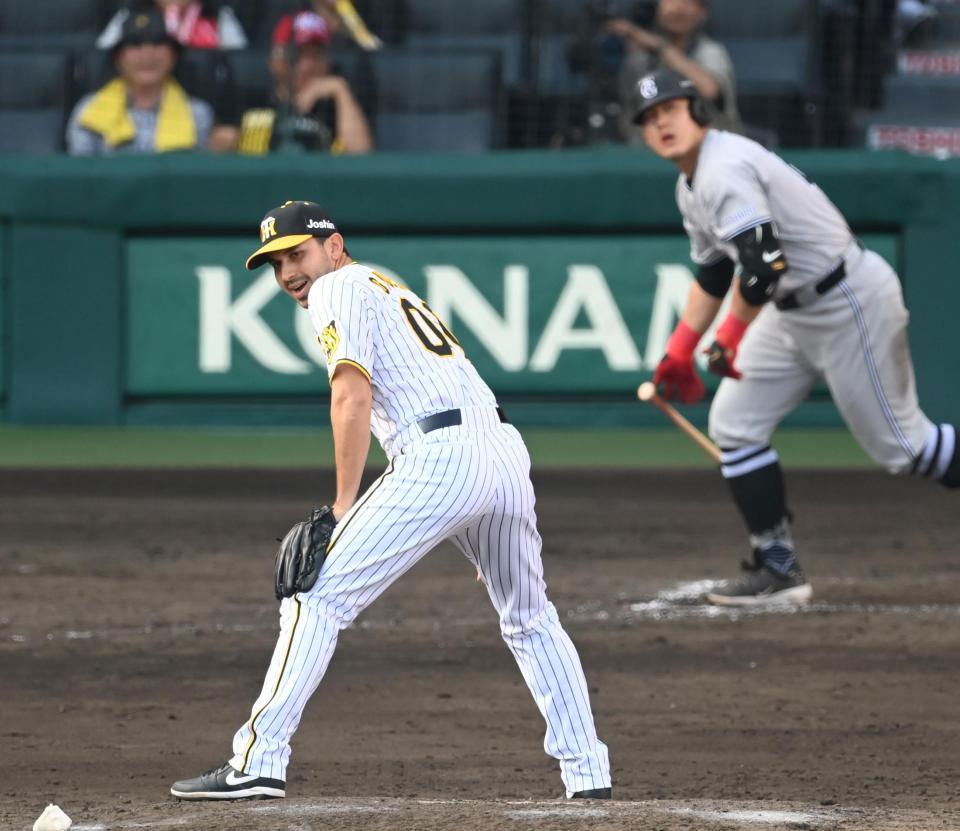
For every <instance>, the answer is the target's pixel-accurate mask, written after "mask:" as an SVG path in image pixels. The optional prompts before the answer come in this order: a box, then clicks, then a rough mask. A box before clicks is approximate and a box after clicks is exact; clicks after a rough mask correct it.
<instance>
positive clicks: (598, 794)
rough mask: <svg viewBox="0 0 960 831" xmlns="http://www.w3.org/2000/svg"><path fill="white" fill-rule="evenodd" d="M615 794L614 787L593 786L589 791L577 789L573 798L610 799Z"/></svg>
mask: <svg viewBox="0 0 960 831" xmlns="http://www.w3.org/2000/svg"><path fill="white" fill-rule="evenodd" d="M612 796H613V788H593V789H592V790H589V791H577V792H576V793H575V794H574V795H573V796H571V797H570V798H571V799H610V798H612Z"/></svg>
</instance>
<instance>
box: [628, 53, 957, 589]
mask: <svg viewBox="0 0 960 831" xmlns="http://www.w3.org/2000/svg"><path fill="white" fill-rule="evenodd" d="M636 102H637V107H636V115H635V120H636V122H637V123H639V124H640V125H641V126H642V129H643V134H644V138H645V140H646V142H647V144H648V145H649V146H650V148H651V149H652V150H653V151H654V152H655V153H657V155H659V156H660V157H661V158H664V159H668V160H669V161H672V162H673V163H674V164H675V165H676V166H677V167H678V168H679V169H680V177H679V179H678V180H677V188H676V197H677V205H678V206H679V208H680V212H681V213H682V215H683V224H684V228H685V229H686V232H687V234H688V236H689V238H690V250H691V257H692V259H693V261H694V263H696V264H697V266H698V274H697V279H696V282H695V283H694V284H693V286H692V287H691V290H690V295H689V297H688V300H687V304H686V307H685V309H684V311H683V314H682V315H681V320H680V322H679V324H678V325H677V327H676V329H675V330H674V332H673V334H672V336H671V337H670V340H669V342H668V344H667V349H666V355H665V356H664V358H663V360H662V361H661V362H660V364H659V365H658V367H657V370H656V374H655V375H654V381H655V382H656V383H657V384H658V385H659V386H660V387H661V391H662V394H663V395H664V396H665V397H669V398H678V399H680V400H681V401H683V402H684V403H692V402H694V401H696V400H698V399H699V398H700V397H701V396H702V395H703V392H704V387H703V384H702V382H701V381H700V379H699V377H698V376H697V373H696V370H695V369H694V365H693V356H694V350H695V349H696V347H697V344H698V343H699V342H700V340H701V338H702V337H703V335H704V333H705V332H706V331H707V329H708V328H709V326H710V325H711V324H712V322H713V320H714V319H715V318H716V316H717V314H718V312H719V310H720V306H721V302H722V301H723V299H724V298H725V296H726V295H727V293H728V292H732V298H731V306H730V312H729V314H728V315H727V316H726V318H725V319H724V320H723V321H722V322H721V324H720V326H719V327H718V328H717V330H716V335H715V339H714V341H713V343H712V344H711V346H710V347H709V348H708V349H707V350H705V351H706V352H707V354H708V355H709V359H708V367H709V369H710V371H711V372H714V373H716V374H718V375H721V376H723V378H724V380H723V381H722V382H721V383H720V386H719V389H718V390H717V394H716V397H715V398H714V400H713V405H712V407H711V409H710V435H711V437H712V438H713V440H714V441H715V442H716V443H717V444H718V445H719V447H720V449H721V452H722V455H721V468H720V470H721V473H722V475H723V477H724V478H725V479H726V481H727V483H728V485H729V487H730V492H731V494H732V496H733V500H734V502H735V503H736V505H737V508H738V509H739V511H740V513H741V514H742V516H743V519H744V521H745V522H746V525H747V528H748V529H749V532H750V543H751V546H752V548H753V561H752V562H748V563H744V568H745V574H744V575H743V577H742V578H741V579H738V580H734V581H731V582H729V583H727V584H725V585H724V586H723V587H720V588H717V589H715V590H713V591H712V592H711V593H709V594H708V595H707V600H708V601H710V602H712V603H716V604H723V605H753V604H760V603H792V604H799V603H805V602H807V601H808V600H809V599H810V597H811V595H812V590H811V587H810V584H809V582H808V581H807V578H806V577H805V576H804V573H803V570H802V569H801V567H800V563H799V562H798V560H797V554H796V550H795V548H794V542H793V537H792V535H791V530H790V512H789V510H788V509H787V501H786V494H785V489H784V481H783V472H782V470H781V468H780V462H779V459H778V456H777V452H776V450H774V449H773V448H772V447H771V446H770V439H771V436H772V435H773V432H774V430H775V428H776V427H777V425H778V424H779V423H780V421H781V420H782V419H783V418H784V416H786V415H787V413H789V412H790V411H791V410H793V409H794V408H795V407H796V406H797V405H798V404H799V403H800V402H801V401H803V399H804V398H806V396H807V394H808V393H809V392H810V391H811V389H812V388H813V387H814V385H815V384H816V383H817V382H818V381H820V380H821V379H822V380H824V381H826V383H827V386H828V387H829V388H830V392H831V394H832V396H833V399H834V401H835V402H836V404H837V407H838V408H839V410H840V413H841V414H842V415H843V418H844V420H845V421H846V423H847V425H848V426H849V427H850V429H851V431H852V432H853V434H854V436H855V437H856V438H857V440H858V441H859V442H860V444H861V445H862V446H863V448H864V449H865V450H866V451H867V453H869V454H870V456H871V457H872V458H873V459H874V460H875V461H876V462H877V463H878V464H880V465H882V466H883V467H885V468H886V469H887V470H888V471H889V472H891V473H908V474H914V475H918V476H923V477H927V478H930V479H934V480H937V481H939V482H941V483H942V484H943V485H945V486H947V487H950V488H956V487H960V448H958V444H957V435H956V430H955V428H954V427H953V426H952V425H950V424H940V425H937V424H933V423H931V421H930V420H929V419H928V418H927V417H926V416H925V415H924V414H923V412H922V411H921V410H920V407H919V405H918V402H917V391H916V386H915V384H914V376H913V365H912V363H911V359H910V352H909V349H908V346H907V320H908V314H907V310H906V308H905V307H904V303H903V294H902V292H901V289H900V281H899V280H898V278H897V275H896V274H895V273H894V271H893V269H891V268H890V266H889V265H887V263H886V262H885V261H884V260H883V259H882V258H881V257H880V256H879V255H877V254H876V253H874V252H873V251H869V250H865V249H864V248H863V246H862V245H861V244H860V243H859V242H858V241H857V240H856V238H855V237H854V236H853V234H852V233H851V231H850V228H849V226H848V225H847V223H846V221H845V220H844V218H843V216H842V215H841V214H840V212H839V211H838V210H837V208H836V207H835V206H834V205H833V203H832V202H831V201H830V200H829V199H828V198H827V197H826V196H825V195H824V193H823V191H821V190H820V188H818V187H817V186H816V185H814V184H812V183H811V182H809V181H808V180H807V179H806V178H805V177H804V176H803V174H802V173H800V171H798V170H797V169H796V168H794V167H792V166H791V165H789V164H787V163H786V162H784V161H783V160H782V159H780V158H779V157H778V156H776V155H774V154H773V153H771V152H769V151H767V150H765V149H764V148H763V147H761V146H760V145H759V144H756V143H755V142H753V141H750V140H749V139H746V138H743V137H742V136H738V135H734V134H732V133H726V132H722V131H719V130H713V129H709V127H708V125H707V119H706V117H705V110H704V108H703V106H702V102H701V101H700V100H699V99H698V97H697V94H696V91H695V89H694V87H693V84H692V83H690V82H689V81H687V80H685V79H683V78H681V77H680V76H678V75H676V74H674V73H672V72H669V71H660V72H656V73H653V74H651V75H647V76H645V77H644V78H642V79H641V80H640V82H639V83H638V85H637V88H636ZM735 272H739V273H738V276H736V277H735Z"/></svg>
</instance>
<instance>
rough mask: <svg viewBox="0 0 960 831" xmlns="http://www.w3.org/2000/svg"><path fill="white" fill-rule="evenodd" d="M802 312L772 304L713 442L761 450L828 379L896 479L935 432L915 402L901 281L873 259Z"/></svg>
mask: <svg viewBox="0 0 960 831" xmlns="http://www.w3.org/2000/svg"><path fill="white" fill-rule="evenodd" d="M847 266H848V267H847V277H846V279H845V280H844V281H843V282H841V283H840V284H839V285H838V286H835V287H834V288H833V289H831V290H830V291H829V292H828V293H827V294H825V295H823V297H821V298H819V299H818V300H816V301H814V302H813V303H811V304H810V305H809V306H804V307H802V308H799V309H793V310H790V311H780V310H778V309H777V308H775V307H774V306H773V305H772V304H770V305H768V306H767V307H765V308H764V309H763V311H762V312H761V313H760V316H759V317H758V318H757V320H756V322H755V323H754V324H753V325H752V326H751V327H750V328H749V329H748V330H747V334H746V335H745V336H744V339H743V344H742V345H741V347H740V354H739V358H738V359H737V362H736V363H737V365H738V368H739V369H740V371H741V372H743V378H742V379H741V380H739V381H734V380H731V379H724V380H723V381H722V382H721V383H720V387H719V389H718V390H717V394H716V396H715V397H714V399H713V406H712V407H711V408H710V435H711V436H712V438H713V439H714V441H716V442H717V444H719V445H720V447H723V448H727V449H731V450H732V449H735V448H750V447H762V446H763V445H765V444H767V443H768V442H769V441H770V438H771V436H772V435H773V431H774V430H775V429H776V427H777V425H778V424H779V423H780V421H781V420H782V419H783V418H784V417H785V416H786V415H787V414H788V413H789V412H790V411H792V410H793V409H794V408H795V407H796V406H797V405H798V404H800V402H801V401H803V399H804V398H806V397H807V395H808V394H809V393H810V391H811V390H812V389H813V387H814V386H815V385H816V383H817V382H818V381H819V380H820V379H821V378H823V379H824V380H825V381H826V382H827V386H828V387H829V388H830V394H831V395H832V396H833V400H834V402H835V403H836V405H837V408H838V409H839V410H840V414H841V415H842V416H843V419H844V421H846V423H847V425H848V426H849V427H850V431H851V432H852V433H853V435H854V436H855V437H856V439H857V440H858V441H859V443H860V446H861V447H863V449H864V450H866V451H867V453H869V454H870V456H871V457H872V458H873V460H874V461H876V462H877V463H878V464H880V465H882V466H883V467H885V468H886V469H887V470H888V471H889V472H890V473H905V472H907V471H908V470H909V469H910V466H911V464H912V462H913V460H914V459H915V458H916V457H917V455H918V454H919V453H920V452H921V451H922V450H923V449H924V447H925V445H926V444H927V442H928V440H929V438H930V436H931V435H932V434H933V435H935V433H936V428H935V427H934V425H933V423H932V422H931V421H930V420H929V419H928V418H927V417H926V416H925V415H924V414H923V411H922V410H921V409H920V405H919V403H918V400H917V388H916V384H915V382H914V376H913V363H912V361H911V359H910V348H909V346H908V344H907V322H908V320H909V318H910V316H909V313H908V312H907V310H906V307H905V306H904V303H903V293H902V291H901V288H900V281H899V280H898V279H897V275H896V273H895V272H894V271H893V269H892V268H890V266H889V265H888V264H887V263H886V262H885V261H884V260H883V258H882V257H880V255H879V254H876V253H874V252H873V251H869V250H868V251H863V252H858V254H856V255H854V257H853V258H852V260H848V263H847Z"/></svg>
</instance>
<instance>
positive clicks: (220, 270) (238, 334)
mask: <svg viewBox="0 0 960 831" xmlns="http://www.w3.org/2000/svg"><path fill="white" fill-rule="evenodd" d="M195 273H196V275H197V280H199V282H200V332H199V336H200V355H199V363H200V370H201V371H202V372H211V373H213V372H216V373H220V372H229V371H230V368H231V367H232V366H233V351H232V349H233V339H234V338H236V339H237V341H239V342H240V343H241V344H242V345H243V346H244V347H245V348H246V349H247V351H248V352H249V353H250V354H251V355H252V356H253V357H254V359H256V361H257V363H259V364H261V365H262V366H264V367H266V368H267V369H270V370H273V371H274V372H280V373H283V374H285V375H297V374H304V373H307V372H309V371H310V364H309V363H308V362H307V361H304V360H302V359H301V358H298V357H297V356H296V355H294V354H293V353H292V352H291V351H290V350H289V349H288V348H287V347H286V345H285V344H284V343H283V341H281V340H280V338H278V337H277V335H276V334H275V333H274V331H273V330H272V329H271V328H270V327H269V326H268V325H267V324H266V323H265V322H264V320H263V318H262V317H260V310H261V309H263V307H264V306H266V305H267V303H269V302H270V300H272V299H273V298H274V297H275V296H276V295H277V294H278V293H279V291H280V289H279V287H278V286H277V281H276V280H275V279H274V276H273V273H272V272H271V271H270V269H264V270H263V271H262V272H261V276H260V277H258V278H257V279H256V280H254V282H253V283H252V284H251V285H250V287H249V288H247V290H246V291H244V292H243V294H241V295H240V296H239V297H237V298H236V299H235V300H232V301H231V299H230V295H231V293H232V282H233V281H232V276H231V274H230V269H228V268H226V267H225V266H221V265H215V266H214V265H201V266H197V267H196V269H195Z"/></svg>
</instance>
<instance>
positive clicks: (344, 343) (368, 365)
mask: <svg viewBox="0 0 960 831" xmlns="http://www.w3.org/2000/svg"><path fill="white" fill-rule="evenodd" d="M308 305H309V311H310V318H311V320H312V321H313V325H314V328H315V329H316V330H317V335H318V337H319V339H320V344H321V346H322V347H323V351H324V354H325V355H326V357H327V371H328V373H329V375H330V377H331V378H332V377H333V373H334V371H335V370H336V368H337V366H339V365H340V364H341V363H350V364H353V365H354V366H356V367H358V368H359V369H361V370H362V371H363V372H364V373H365V374H366V376H367V377H368V378H369V379H370V382H371V385H372V389H373V410H372V414H371V425H370V427H371V430H372V431H373V434H374V436H376V438H377V440H378V441H379V442H380V444H381V446H382V447H383V449H384V452H385V453H386V454H387V455H388V456H391V455H394V454H395V452H396V451H397V450H398V449H399V447H400V446H402V444H403V440H404V435H403V434H404V432H405V431H406V430H407V429H409V428H410V427H412V426H413V425H414V424H415V423H416V422H417V420H418V419H421V418H423V417H424V416H427V415H430V414H432V413H436V412H442V411H444V410H452V409H462V408H469V407H496V397H495V396H494V394H493V392H492V391H491V390H490V388H489V387H488V386H487V385H486V384H485V383H484V381H483V379H482V378H481V377H480V375H479V374H478V373H477V370H476V369H475V368H474V366H473V364H472V363H471V362H470V361H469V360H467V358H466V356H465V355H464V353H463V349H461V348H460V345H459V344H458V343H457V341H456V338H455V337H454V336H453V334H452V333H451V332H450V330H449V329H447V327H446V326H445V325H444V324H443V322H442V321H440V320H439V319H438V318H437V317H436V315H434V314H433V312H432V311H431V310H430V308H429V307H428V306H427V305H426V303H424V301H423V300H421V299H420V298H419V297H418V296H417V295H416V294H414V293H413V292H412V291H410V290H409V289H407V288H405V287H403V286H401V285H399V284H398V283H396V282H394V281H392V280H390V279H388V278H386V277H384V276H382V275H380V274H378V273H377V272H375V271H373V270H371V269H369V268H367V267H366V266H364V265H360V264H359V263H350V264H349V265H346V266H344V267H343V268H340V269H338V270H337V271H333V272H331V273H329V274H326V275H324V276H323V277H321V278H320V279H319V280H317V281H316V282H315V283H314V284H313V287H312V288H311V289H310V295H309V298H308Z"/></svg>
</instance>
